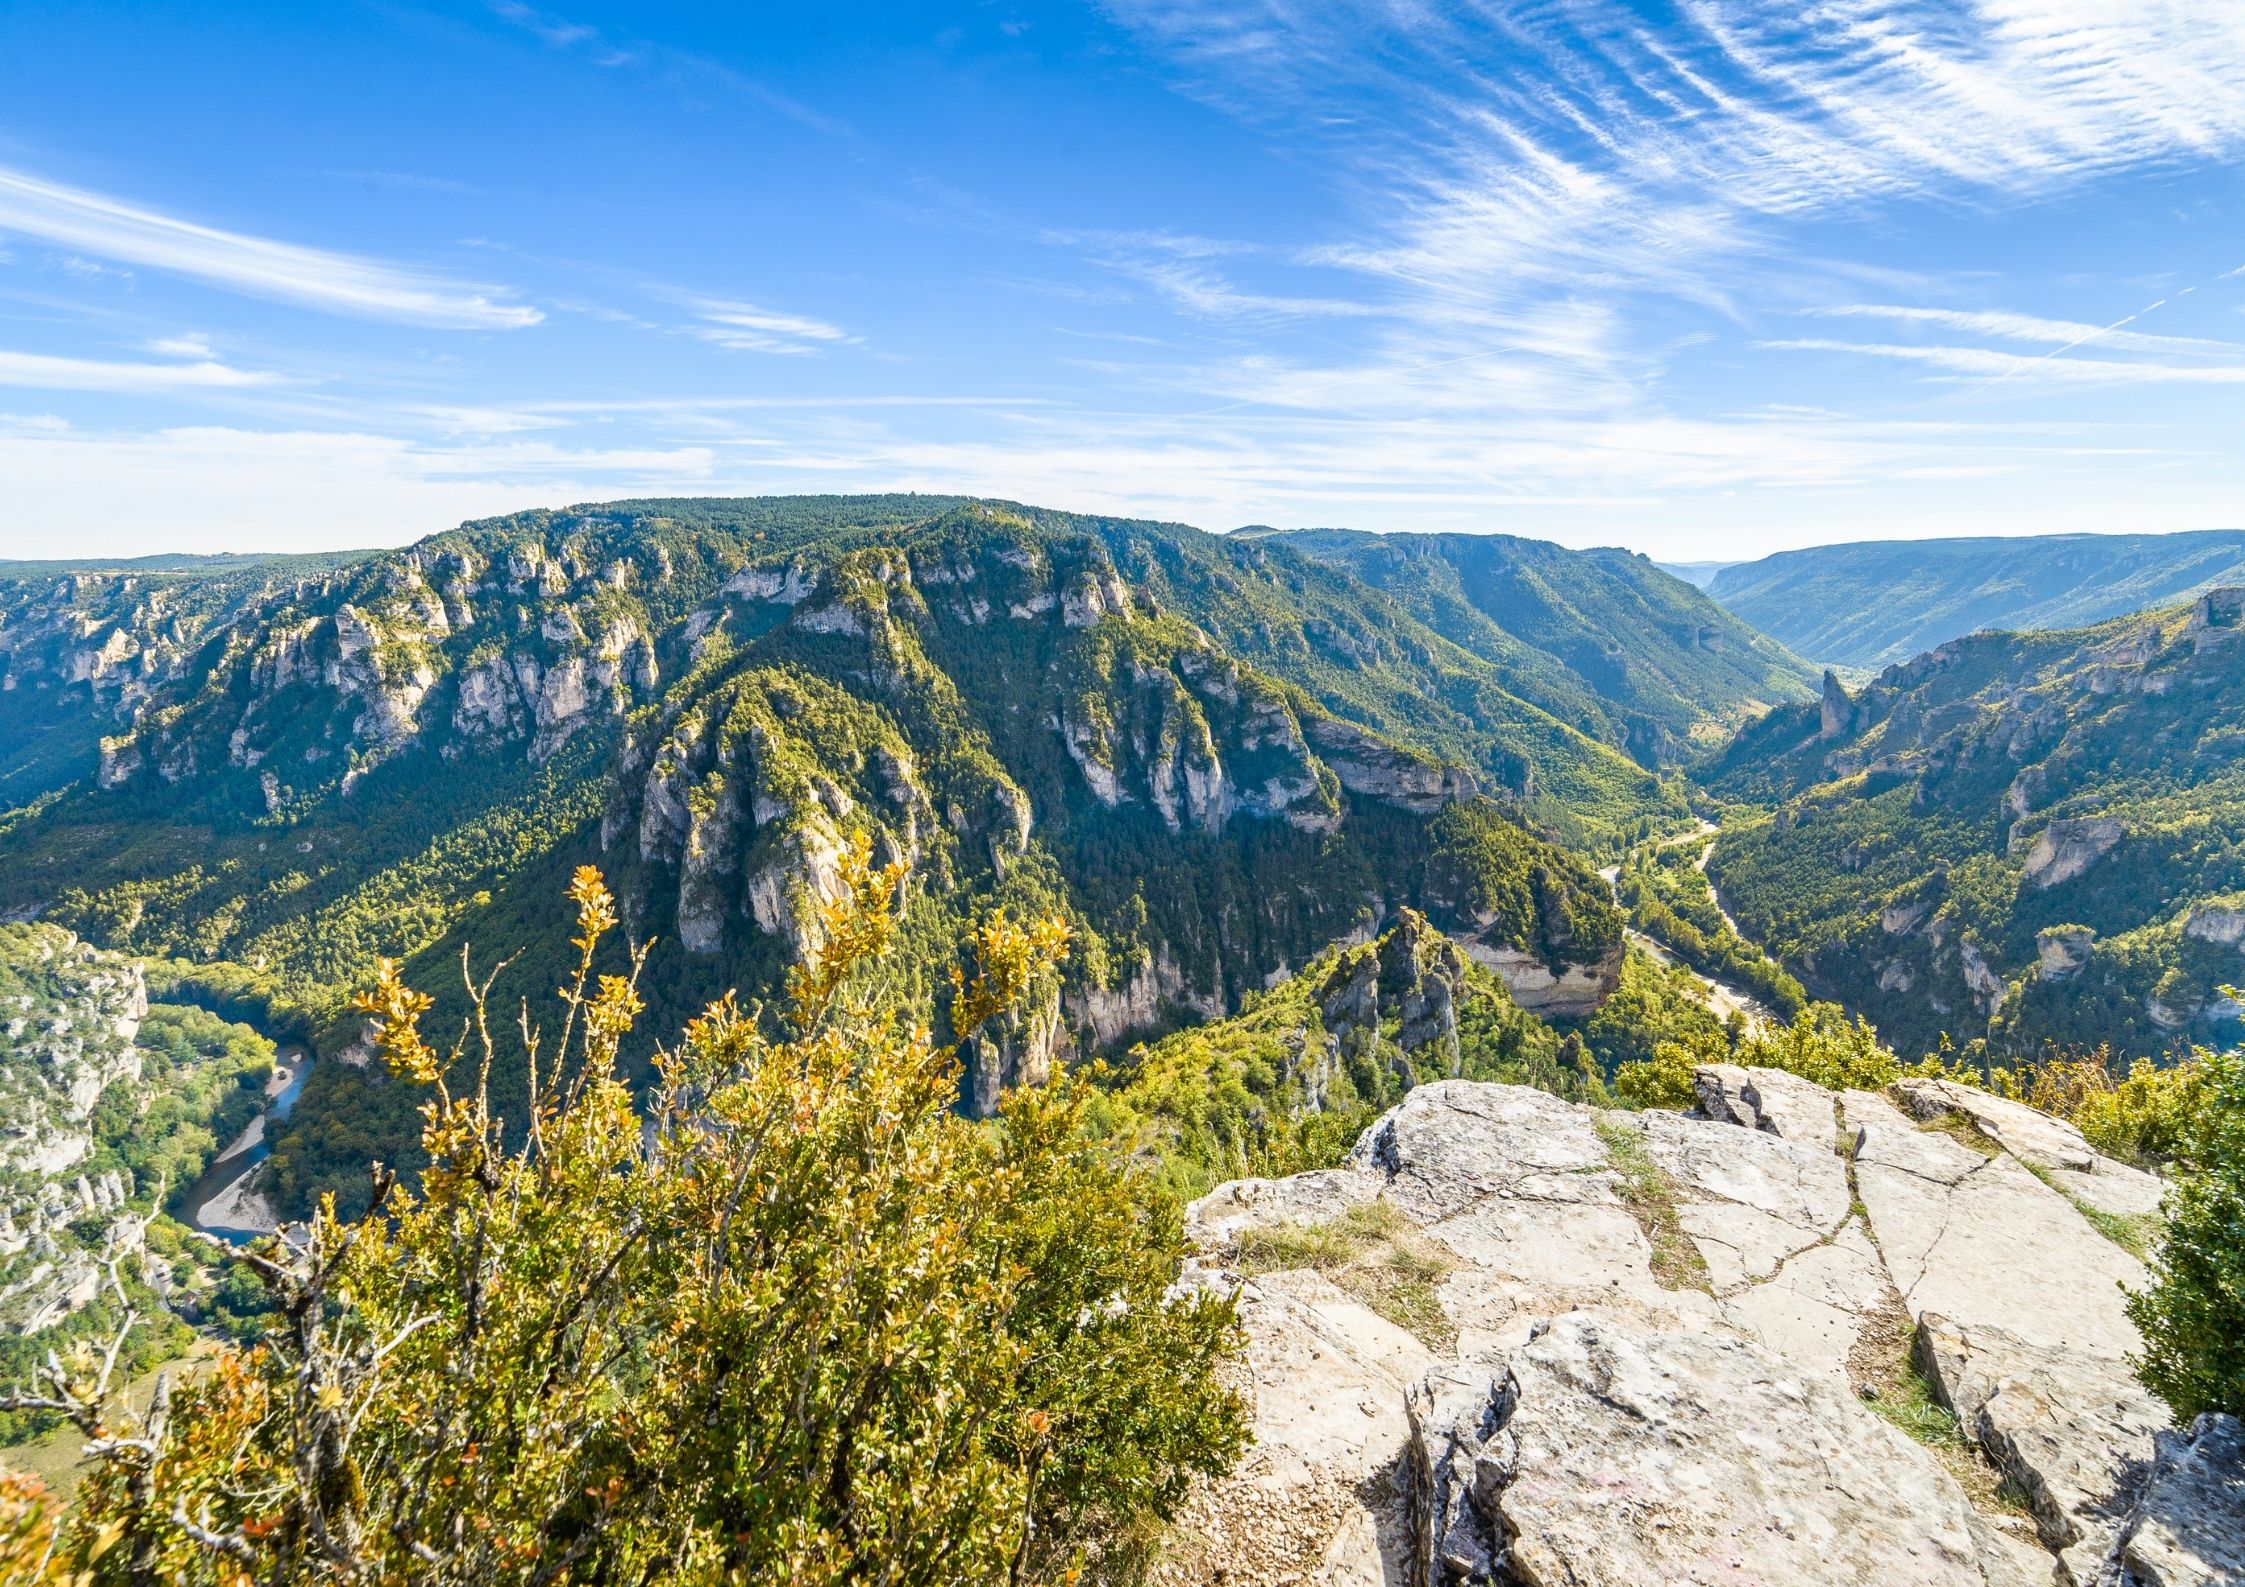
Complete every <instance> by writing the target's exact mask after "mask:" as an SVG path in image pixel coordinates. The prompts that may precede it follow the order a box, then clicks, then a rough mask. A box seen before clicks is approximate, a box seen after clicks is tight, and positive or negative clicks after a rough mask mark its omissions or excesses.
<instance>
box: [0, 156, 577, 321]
mask: <svg viewBox="0 0 2245 1587" xmlns="http://www.w3.org/2000/svg"><path fill="white" fill-rule="evenodd" d="M0 232H13V233H17V234H20V235H23V236H28V237H37V238H40V239H42V240H43V241H46V242H49V243H54V244H57V245H59V246H61V247H64V248H69V249H75V250H77V251H78V252H80V253H83V254H90V255H93V256H95V257H96V258H98V259H103V260H110V261H119V262H123V263H126V264H132V265H138V266H141V267H142V268H145V269H150V270H161V271H165V272H168V273H171V274H174V275H183V276H190V277H193V278H194V279H197V280H200V281H204V282H208V283H209V284H211V285H213V286H218V287H223V288H226V289H227V290H229V291H233V292H239V293H243V294H246V295H248V296H250V297H258V298H268V299H274V300H278V301H281V302H287V303H295V304H300V305H302V306H304V307H307V308H313V309H319V310H323V311H325V312H327V313H331V314H348V315H354V316H361V317H366V318H372V319H380V320H392V321H396V322H399V323H402V324H408V325H427V326H434V327H440V328H446V329H456V330H515V329H519V328H521V327H524V326H529V325H535V324H537V323H538V322H539V321H540V320H541V319H543V318H544V316H543V315H542V314H540V313H539V311H538V310H537V309H535V308H532V307H530V306H529V305H527V304H523V303H516V302H511V301H508V296H509V295H508V294H507V293H506V292H505V291H504V290H503V289H500V288H495V287H488V286H477V285H474V284H471V283H466V282H461V281H456V280H453V279H451V278H450V277H447V276H442V275H437V274H433V273H430V272H426V271H421V270H415V269H412V268H409V267H407V266H403V265H396V264H390V263H387V262H384V261H382V260H377V259H368V258H364V257H361V256H359V255H355V254H347V253H337V252H332V251H329V250H326V249H320V248H307V247H302V246H299V245H297V244H295V243H286V242H278V241H275V240H273V239H271V238H266V237H253V236H249V235H247V234H246V233H242V232H234V231H224V230H221V229H219V228H217V227H214V226H204V225H201V224H198V223H197V222H194V221H190V220H183V219H181V218H179V217H177V216H173V215H166V214H163V213H160V212H159V211H156V210H152V209H148V208H144V207H142V206H140V205H137V204H131V203H127V202H126V201H124V200H122V199H116V198H110V197H108V196H106V195H103V194H100V193H93V192H88V191H87V190H85V189H83V188H76V187H67V186H65V185H63V184H62V183H59V182H50V181H47V180H45V179H43V178H41V177H37V176H33V175H31V174H29V173H28V172H24V171H19V170H11V169H8V168H6V167H0Z"/></svg>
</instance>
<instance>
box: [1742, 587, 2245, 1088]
mask: <svg viewBox="0 0 2245 1587" xmlns="http://www.w3.org/2000/svg"><path fill="white" fill-rule="evenodd" d="M2241 617H2245V592H2241V591H2239V590H2236V589H2229V588H2224V589H2217V590H2214V591H2211V592H2209V593H2208V594H2207V595H2205V596H2203V597H2201V598H2200V599H2199V600H2198V601H2196V602H2194V603H2191V604H2190V605H2186V606H2178V607H2172V608H2169V609H2167V610H2164V611H2159V612H2152V613H2147V614H2144V615H2141V616H2136V617H2128V618H2122V619H2118V620H2115V621H2112V622H2108V623H2104V624H2100V625H2098V626H2096V627H2092V628H2086V629H2075V630H2067V631H2060V632H2045V633H2033V634H1983V635H1975V636H1973V637H1970V638H1965V639H1957V640H1952V641H1950V642H1949V643H1947V644H1945V645H1942V646H1940V647H1939V648H1937V649H1935V650H1933V651H1931V652H1929V653H1927V654H1926V655H1923V656H1920V657H1918V658H1916V659H1914V660H1912V661H1909V662H1906V663H1904V664H1902V665H1900V666H1896V667H1890V668H1888V669H1887V670H1886V671H1885V672H1883V673H1881V674H1880V675H1879V676H1878V678H1877V679H1876V680H1874V681H1873V682H1872V683H1871V684H1870V685H1869V686H1868V687H1866V688H1864V689H1863V690H1861V691H1860V692H1858V693H1855V694H1850V693H1849V692H1848V691H1847V690H1846V689H1845V688H1844V687H1842V686H1841V685H1840V684H1839V682H1838V681H1837V680H1836V679H1829V678H1828V679H1827V681H1826V684H1825V692H1824V697H1823V699H1822V701H1821V702H1820V703H1819V704H1818V705H1815V706H1805V707H1795V708H1788V709H1786V710H1782V711H1777V712H1773V713H1772V714H1771V715H1770V716H1768V717H1767V718H1765V719H1764V720H1763V721H1761V722H1760V723H1758V724H1756V725H1755V726H1754V727H1753V728H1751V729H1749V730H1748V731H1747V732H1746V733H1744V734H1742V735H1741V736H1740V737H1739V739H1738V740H1737V742H1736V743H1735V744H1733V745H1732V746H1731V748H1730V749H1729V750H1728V751H1727V752H1726V753H1725V755H1724V756H1723V757H1722V758H1721V759H1720V760H1719V761H1717V762H1716V763H1715V764H1714V765H1713V766H1712V767H1711V768H1709V770H1708V773H1707V782H1708V785H1709V786H1710V787H1711V788H1712V789H1713V790H1714V791H1715V792H1717V793H1718V794H1721V795H1725V796H1727V797H1731V798H1735V799H1740V800H1747V801H1753V802H1755V803H1756V804H1758V805H1760V806H1762V807H1763V808H1764V809H1765V810H1766V811H1767V812H1768V813H1767V814H1766V815H1765V816H1763V817H1761V818H1759V819H1754V820H1748V821H1744V822H1734V823H1733V825H1731V826H1730V827H1727V828H1726V830H1725V832H1724V835H1723V837H1722V838H1721V840H1720V841H1719V842H1718V844H1717V846H1716V848H1715V851H1714V854H1713V857H1712V860H1711V862H1710V865H1709V870H1710V873H1711V874H1712V875H1713V876H1714V877H1715V879H1716V880H1717V882H1718V883H1719V884H1720V886H1721V888H1722V891H1723V896H1724V898H1725V899H1726V901H1727V902H1728V903H1729V905H1730V907H1731V909H1732V910H1733V912H1734V913H1735V914H1736V915H1737V916H1738V918H1739V920H1740V922H1741V924H1742V925H1743V926H1744V927H1745V928H1746V930H1747V932H1748V934H1749V935H1751V936H1753V937H1755V938H1757V939H1758V940H1759V941H1761V942H1762V944H1763V945H1764V946H1766V947H1768V948H1769V949H1770V950H1772V951H1773V952H1775V953H1777V954H1779V955H1780V956H1781V957H1782V958H1783V959H1784V961H1785V962H1786V964H1787V965H1788V966H1789V967H1791V968H1792V969H1794V970H1795V971H1796V972H1797V973H1799V974H1800V975H1801V977H1802V979H1803V980H1804V981H1806V982H1807V983H1808V985H1809V988H1810V990H1811V991H1812V992H1816V993H1819V994H1820V995H1825V996H1834V997H1838V998H1840V999H1842V1000H1843V1001H1845V1002H1846V1003H1847V1004H1848V1005H1849V1006H1850V1007H1853V1008H1857V1009H1860V1010H1863V1011H1865V1012H1868V1013H1869V1014H1870V1015H1871V1016H1872V1017H1873V1018H1874V1019H1876V1020H1877V1021H1878V1024H1879V1027H1880V1029H1881V1031H1882V1032H1883V1033H1884V1034H1885V1035H1886V1036H1887V1038H1888V1039H1889V1040H1890V1041H1892V1042H1894V1043H1895V1044H1896V1045H1897V1046H1900V1047H1902V1048H1903V1050H1905V1051H1910V1050H1922V1049H1923V1048H1925V1047H1927V1046H1929V1045H1931V1044H1932V1043H1933V1042H1934V1041H1935V1040H1936V1039H1938V1038H1939V1037H1940V1036H1941V1035H1942V1034H1943V1033H1945V1032H1946V1033H1948V1034H1951V1035H1953V1036H1955V1037H1956V1038H1958V1039H1959V1040H1963V1039H1966V1038H1971V1037H1979V1036H1985V1037H1987V1038H1988V1039H1989V1041H1990V1042H1991V1043H1992V1044H1994V1045H1995V1046H1996V1047H1997V1048H1998V1049H1999V1050H2006V1051H2012V1052H2018V1053H2034V1052H2037V1051H2039V1050H2041V1048H2042V1047H2043V1045H2044V1044H2045V1043H2047V1042H2056V1043H2059V1044H2063V1045H2083V1044H2096V1043H2101V1042H2110V1043H2112V1044H2113V1045H2114V1047H2115V1048H2116V1049H2118V1050H2119V1051H2121V1052H2123V1053H2134V1054H2141V1053H2153V1052H2158V1051H2161V1050H2163V1049H2167V1048H2172V1047H2176V1046H2180V1045H2181V1044H2184V1043H2186V1042H2188V1041H2191V1040H2194V1039H2204V1038H2206V1037H2207V1036H2208V1035H2209V1034H2210V1032H2211V1031H2212V1030H2213V1029H2214V1028H2215V1027H2217V1026H2219V1025H2220V1024H2222V1022H2225V1021H2227V1020H2229V1019H2231V1018H2233V1017H2234V1016H2235V1015H2236V1014H2237V1012H2238V1010H2237V1009H2236V1007H2235V1006H2234V1005H2233V1004H2232V1003H2231V1002H2230V1001H2229V1000H2228V998H2227V997H2226V996H2225V995H2224V994H2223V992H2222V991H2221V988H2222V987H2224V986H2225V985H2230V984H2235V983H2239V982H2245V960H2241V958H2240V945H2241V944H2245V893H2241V891H2240V890H2241V889H2245V684H2241V681H2240V680H2241V674H2240V671H2239V665H2240V661H2241V660H2245V647H2241V643H2240V641H2241V640H2245V627H2241V626H2240V622H2241Z"/></svg>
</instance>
